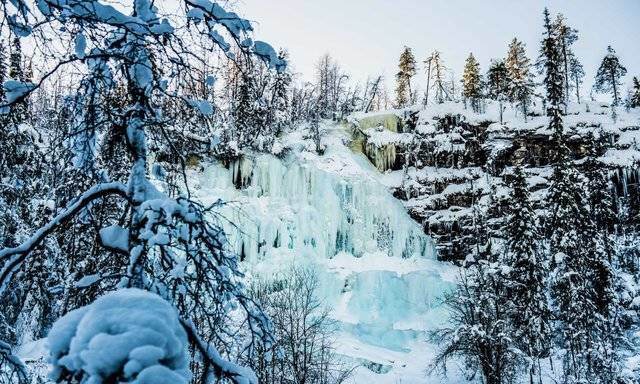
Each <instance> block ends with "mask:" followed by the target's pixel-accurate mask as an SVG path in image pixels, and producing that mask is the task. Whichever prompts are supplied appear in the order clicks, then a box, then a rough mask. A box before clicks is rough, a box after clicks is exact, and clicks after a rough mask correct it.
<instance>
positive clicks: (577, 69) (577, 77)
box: [569, 55, 585, 104]
mask: <svg viewBox="0 0 640 384" xmlns="http://www.w3.org/2000/svg"><path fill="white" fill-rule="evenodd" d="M584 75H585V73H584V68H583V67H582V64H581V63H580V61H578V59H577V58H576V57H575V55H572V56H571V58H570V59H569V77H570V78H571V81H572V82H573V87H574V88H575V90H576V100H577V101H578V104H580V85H582V82H583V80H582V79H584Z"/></svg>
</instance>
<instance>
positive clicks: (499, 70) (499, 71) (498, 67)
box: [487, 60, 509, 123]
mask: <svg viewBox="0 0 640 384" xmlns="http://www.w3.org/2000/svg"><path fill="white" fill-rule="evenodd" d="M487 91H488V96H489V98H490V99H492V100H497V101H498V106H499V108H500V123H502V122H503V119H502V115H503V112H504V105H503V104H504V102H505V101H507V100H508V99H509V73H508V71H507V67H506V65H505V63H504V60H498V61H493V62H492V63H491V66H490V67H489V71H488V72H487Z"/></svg>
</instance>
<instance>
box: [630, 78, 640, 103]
mask: <svg viewBox="0 0 640 384" xmlns="http://www.w3.org/2000/svg"><path fill="white" fill-rule="evenodd" d="M628 105H629V108H638V107H640V81H639V80H638V78H637V77H634V78H633V89H632V90H631V93H630V94H629V100H628Z"/></svg>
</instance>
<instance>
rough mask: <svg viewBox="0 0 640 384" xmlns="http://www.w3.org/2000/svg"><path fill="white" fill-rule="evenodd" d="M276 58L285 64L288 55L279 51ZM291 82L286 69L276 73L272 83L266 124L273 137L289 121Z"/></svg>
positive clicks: (289, 74) (283, 51)
mask: <svg viewBox="0 0 640 384" xmlns="http://www.w3.org/2000/svg"><path fill="white" fill-rule="evenodd" d="M278 58H279V59H280V60H282V61H283V62H286V61H288V58H289V53H288V52H287V51H285V50H280V52H279V53H278ZM292 80H293V79H292V76H291V72H289V70H288V69H287V68H284V69H282V70H280V71H278V72H277V73H276V75H275V79H274V81H273V85H272V90H271V93H272V95H271V107H270V108H269V117H268V119H269V121H268V124H269V125H270V126H273V130H274V134H275V135H279V134H280V133H281V132H282V131H283V129H284V127H285V126H286V124H287V122H289V121H290V120H291V116H290V115H289V106H290V100H289V89H290V87H291V82H292Z"/></svg>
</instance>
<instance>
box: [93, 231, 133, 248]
mask: <svg viewBox="0 0 640 384" xmlns="http://www.w3.org/2000/svg"><path fill="white" fill-rule="evenodd" d="M100 241H101V242H102V245H104V246H105V247H107V248H112V249H117V250H120V251H123V252H129V230H128V229H126V228H122V227H120V226H117V225H110V226H108V227H105V228H102V229H100Z"/></svg>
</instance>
